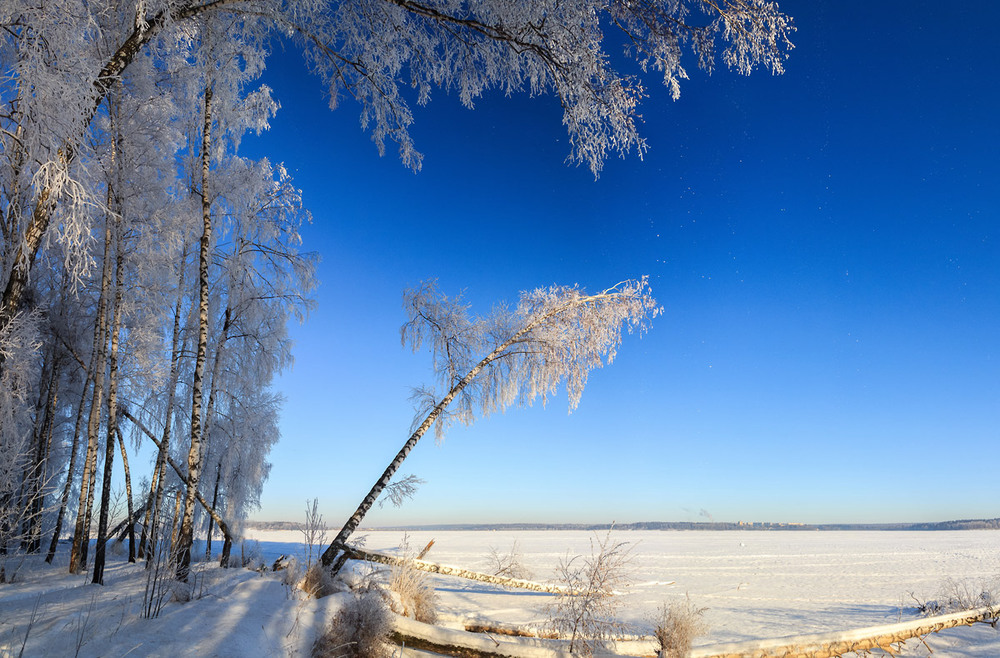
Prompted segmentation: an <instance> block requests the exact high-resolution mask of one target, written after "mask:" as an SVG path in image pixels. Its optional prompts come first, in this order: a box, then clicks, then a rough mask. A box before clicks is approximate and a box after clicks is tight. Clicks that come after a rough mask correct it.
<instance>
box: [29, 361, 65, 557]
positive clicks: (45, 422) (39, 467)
mask: <svg viewBox="0 0 1000 658" xmlns="http://www.w3.org/2000/svg"><path fill="white" fill-rule="evenodd" d="M47 361H48V363H47V364H46V365H47V368H45V370H47V371H48V372H47V373H46V374H47V375H48V376H47V378H46V379H48V386H46V387H44V390H43V391H40V392H39V400H38V401H39V404H38V407H39V412H40V413H39V416H41V418H42V424H41V426H40V427H39V428H38V430H39V431H38V435H37V437H36V439H35V441H36V443H35V459H34V461H33V463H32V464H31V470H30V474H29V475H28V477H26V478H25V485H26V487H25V498H26V503H27V504H26V505H25V509H26V510H27V514H25V518H24V525H23V528H22V537H21V548H22V549H23V550H24V551H25V552H27V553H37V552H38V551H39V550H40V548H41V535H42V527H41V526H42V502H43V500H44V498H45V495H44V494H43V492H42V480H43V479H44V477H45V470H46V469H45V463H46V462H47V461H48V453H49V444H50V442H51V440H52V424H53V422H54V421H53V417H54V416H55V407H56V402H57V400H58V398H59V364H58V358H57V356H56V346H55V343H53V344H52V349H51V350H50V351H49V354H48V359H47ZM43 372H44V370H43ZM43 400H44V402H43Z"/></svg>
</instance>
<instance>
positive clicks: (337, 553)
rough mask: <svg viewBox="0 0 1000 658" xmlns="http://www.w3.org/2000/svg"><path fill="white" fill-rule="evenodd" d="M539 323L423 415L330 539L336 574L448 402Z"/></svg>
mask: <svg viewBox="0 0 1000 658" xmlns="http://www.w3.org/2000/svg"><path fill="white" fill-rule="evenodd" d="M536 324H537V323H533V324H532V325H529V326H528V327H525V328H524V329H522V330H521V331H519V332H518V333H516V334H515V335H514V336H513V337H512V338H510V339H509V340H507V341H506V342H504V343H503V344H501V345H500V346H498V347H497V348H496V349H494V350H493V351H492V352H490V354H489V355H488V356H487V357H485V358H484V359H483V360H482V361H480V362H479V363H478V364H476V366H475V367H474V368H473V369H472V370H470V371H469V372H468V374H466V375H465V377H463V378H462V379H461V381H459V382H458V383H457V384H455V385H454V386H453V387H452V388H451V390H450V391H448V394H447V395H446V396H444V398H443V399H442V400H441V401H440V402H438V404H437V406H435V407H434V409H433V410H431V412H430V413H429V414H427V417H426V418H424V422H422V423H421V424H420V426H419V427H418V428H417V430H416V431H415V432H414V433H413V434H411V435H410V438H409V439H407V441H406V443H404V444H403V447H402V448H401V449H400V450H399V452H398V453H396V456H395V458H393V460H392V461H391V462H390V463H389V466H388V467H386V469H385V471H383V472H382V477H380V478H379V479H378V481H376V482H375V485H374V486H373V487H372V488H371V490H370V491H369V492H368V495H367V496H365V497H364V499H362V501H361V504H360V505H358V509H357V510H355V512H354V514H352V515H351V518H349V519H348V520H347V523H345V524H344V527H343V528H341V530H340V532H339V533H337V536H336V537H335V538H334V539H333V541H332V542H331V543H330V546H329V547H327V549H326V550H325V551H323V556H322V557H321V558H320V559H321V561H322V563H323V566H324V567H329V568H330V571H331V573H333V574H337V573H338V572H339V571H340V570H341V568H343V566H344V563H345V562H347V559H348V552H347V551H346V550H345V549H346V547H347V539H348V538H349V537H350V536H351V535H352V534H353V533H354V531H355V530H357V529H358V526H359V525H361V520H362V519H364V518H365V515H366V514H367V513H368V511H369V510H370V509H371V508H372V505H374V504H375V501H376V500H378V497H379V495H380V494H381V493H382V491H383V490H384V489H385V488H386V487H387V486H388V485H389V483H390V482H391V481H392V477H393V476H394V475H395V474H396V471H398V470H399V467H400V466H402V464H403V460H405V459H406V457H407V455H409V454H410V451H411V450H413V448H414V446H416V445H417V442H418V441H419V440H420V439H421V437H423V435H424V434H426V433H427V430H429V429H430V428H431V426H432V425H433V424H434V421H436V420H437V419H438V417H439V416H440V415H441V414H442V413H443V412H444V410H445V409H446V408H447V407H448V405H449V404H451V402H452V400H454V399H455V396H456V395H458V394H459V393H461V392H462V390H463V389H464V388H465V387H466V386H468V385H469V384H470V383H471V382H472V380H474V379H475V378H476V375H478V374H479V373H480V372H481V371H482V369H483V368H485V367H486V366H487V365H489V364H490V363H492V362H493V361H495V360H496V359H497V358H498V357H499V356H500V355H501V354H502V353H503V351H504V350H506V349H507V348H508V347H510V346H511V345H513V344H514V343H515V342H517V341H518V340H519V339H520V338H521V337H522V336H523V335H524V334H526V333H527V332H528V331H530V330H531V329H532V328H534V326H536Z"/></svg>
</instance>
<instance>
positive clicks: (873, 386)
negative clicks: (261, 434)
mask: <svg viewBox="0 0 1000 658" xmlns="http://www.w3.org/2000/svg"><path fill="white" fill-rule="evenodd" d="M781 6H782V8H783V9H784V10H785V11H787V12H788V13H789V14H791V15H792V16H794V17H795V20H796V25H797V27H798V32H797V33H796V35H795V38H794V41H795V45H796V48H795V50H794V51H793V52H792V56H791V58H790V59H789V61H788V63H787V72H786V74H785V75H783V76H778V77H772V76H770V75H769V74H768V73H766V72H758V73H756V74H754V75H752V76H750V77H746V78H745V77H741V76H738V75H736V74H733V73H730V72H729V71H726V70H725V69H722V68H720V69H719V70H717V71H716V73H715V74H713V75H712V76H707V75H705V74H704V73H702V72H700V71H696V70H695V69H694V63H693V62H692V61H690V60H689V61H688V63H687V64H688V67H689V71H690V73H691V77H692V79H691V80H690V81H688V82H687V83H686V84H685V85H683V86H682V91H681V98H680V100H679V101H677V102H673V101H671V100H670V99H669V97H668V95H667V93H666V91H665V90H664V89H663V88H662V86H661V85H658V83H657V80H656V79H655V77H651V78H650V79H649V80H648V85H649V87H650V98H648V99H647V100H646V102H645V103H644V105H643V106H642V109H641V112H642V114H643V116H644V126H643V129H642V132H643V134H644V135H645V136H646V137H647V139H648V141H649V145H650V151H649V153H648V154H647V156H646V157H645V160H644V161H640V160H639V159H638V158H636V157H634V156H633V157H631V158H627V159H625V160H618V159H613V160H611V161H609V162H608V163H607V166H606V168H605V170H604V172H603V174H602V176H601V178H600V180H597V181H595V180H594V178H593V176H592V175H591V174H590V172H589V171H588V170H586V169H584V168H577V167H573V166H567V165H566V164H565V163H564V159H565V156H566V155H567V153H568V146H567V141H566V134H565V131H564V130H563V128H562V126H561V124H560V114H559V110H558V107H557V104H556V103H555V101H554V100H553V99H552V98H550V97H542V98H536V99H530V98H527V97H523V96H522V97H516V98H513V99H506V98H503V97H502V96H500V95H499V94H496V95H491V96H489V97H487V98H485V99H483V100H481V101H480V102H479V103H478V104H477V108H476V109H475V110H474V111H468V110H465V109H463V108H462V107H461V106H460V105H459V103H458V100H457V99H456V98H455V97H453V96H448V95H446V94H443V93H438V94H436V95H435V97H434V98H433V100H432V102H431V103H430V105H428V106H427V107H426V108H418V109H417V111H416V118H417V120H416V125H415V126H414V128H413V135H414V138H415V140H416V144H417V147H418V148H419V149H420V150H421V151H422V152H423V153H424V154H425V160H424V168H423V171H421V172H420V173H419V174H416V175H415V174H413V173H412V172H411V171H409V170H407V169H405V168H404V167H403V166H402V165H401V164H400V162H399V160H398V159H397V158H395V156H394V154H393V153H388V154H387V155H386V157H384V158H379V157H378V155H377V152H376V150H375V147H374V145H373V144H372V143H371V142H370V140H369V137H368V135H366V134H364V133H363V132H362V131H361V130H360V128H359V125H358V118H357V117H358V114H357V108H356V107H355V106H352V105H351V104H350V103H349V102H347V103H344V104H343V105H342V107H341V108H339V109H338V110H336V111H334V112H330V111H329V110H328V109H327V107H326V100H325V99H324V95H323V91H322V89H321V86H320V84H319V81H318V80H317V79H315V78H313V77H310V76H309V75H308V74H307V73H306V72H305V70H304V68H303V67H302V66H301V64H300V59H299V58H298V55H297V54H296V53H295V52H294V51H293V50H289V51H288V52H284V53H278V54H276V56H275V58H274V61H273V62H272V63H271V65H270V68H269V70H268V74H267V75H266V78H265V81H266V82H267V84H269V85H271V86H272V87H273V88H274V89H275V91H276V95H277V98H278V100H279V101H280V102H281V104H282V106H283V107H282V109H281V111H280V112H279V113H278V116H277V118H276V119H275V121H274V122H273V128H272V130H271V131H270V133H269V134H267V135H265V136H264V137H262V138H260V139H254V140H248V141H247V142H246V143H245V146H244V152H245V153H246V154H250V155H254V156H260V155H267V156H269V157H270V158H271V159H272V160H275V161H281V162H284V163H285V164H286V166H287V167H288V168H289V170H290V171H291V172H292V173H293V175H294V177H295V180H296V183H297V185H298V186H300V187H301V188H302V189H303V191H304V194H305V200H306V204H307V205H308V207H309V208H310V210H311V211H312V213H313V215H314V223H313V224H312V225H311V226H309V227H307V228H306V229H305V231H304V236H305V243H306V244H305V248H306V249H310V250H316V251H318V252H320V253H321V254H322V257H323V263H322V265H321V267H320V271H319V278H320V279H321V281H322V285H321V288H320V289H319V291H318V294H317V298H318V302H319V306H318V309H317V311H316V312H315V313H313V314H312V316H311V317H310V319H309V321H308V323H307V324H306V325H304V326H294V327H293V328H292V330H291V331H292V335H293V336H294V338H295V340H296V343H297V347H296V364H295V367H294V369H293V370H292V371H291V372H290V373H287V374H286V375H285V376H283V377H282V378H281V380H280V381H279V382H278V384H277V387H278V388H279V389H280V390H281V391H282V392H283V393H284V394H285V395H286V396H287V403H286V406H285V411H284V417H283V420H282V422H281V427H282V439H281V442H280V443H279V445H278V446H277V447H276V449H275V450H274V452H273V453H272V461H273V463H274V466H273V470H272V473H271V478H270V481H269V482H268V484H267V485H266V487H265V492H264V496H263V507H262V509H261V511H260V512H259V513H258V514H256V518H260V519H279V518H284V519H291V520H299V519H300V518H301V516H302V510H303V508H304V503H305V500H306V499H311V498H313V497H318V498H319V499H320V504H321V509H322V511H323V513H324V516H325V517H326V519H327V520H328V521H329V522H330V524H331V525H338V524H339V523H340V522H341V521H342V520H343V519H344V518H346V516H347V515H348V514H349V513H350V512H351V511H353V509H354V507H355V506H356V505H357V503H358V501H359V500H360V499H361V497H362V496H363V495H364V494H365V493H366V492H367V490H368V488H369V487H370V485H371V484H372V483H373V482H374V480H375V479H376V478H377V476H378V475H379V474H380V473H381V471H382V469H383V468H384V467H385V465H386V464H387V463H388V461H389V460H390V459H391V457H392V456H393V455H394V454H395V452H396V450H398V448H399V447H400V446H401V445H402V443H403V441H405V439H406V436H407V429H408V427H409V424H410V420H411V417H412V411H411V407H410V404H409V403H408V400H407V398H408V395H409V388H410V387H411V386H415V385H417V384H420V383H424V382H429V380H430V379H431V376H430V370H429V364H430V359H429V355H427V354H425V353H420V354H413V353H411V352H409V351H408V350H405V349H403V348H402V347H401V346H400V343H399V334H398V329H399V326H400V324H401V323H402V322H403V321H404V316H403V313H402V308H401V304H400V301H401V293H402V291H403V290H404V288H406V287H408V286H413V285H415V284H417V283H418V282H420V281H421V280H423V279H426V278H431V277H436V278H438V279H439V284H440V287H441V288H442V289H443V290H444V291H447V292H457V291H459V290H462V289H465V290H466V294H467V297H468V299H469V300H470V301H471V302H472V303H473V304H474V306H475V307H476V308H478V309H480V310H481V311H483V312H487V311H488V310H489V308H490V306H491V305H492V304H493V303H494V302H495V301H498V300H502V299H510V300H513V299H516V296H517V293H518V292H519V291H520V290H523V289H527V288H533V287H536V286H541V285H548V284H552V283H559V284H573V283H579V284H580V285H581V286H583V287H585V288H586V289H588V290H597V289H601V288H604V287H607V286H610V285H612V284H614V283H616V282H617V281H619V280H621V279H623V278H629V277H637V276H641V275H643V274H647V275H649V277H650V280H651V283H652V287H653V292H654V293H655V295H656V297H657V299H658V301H659V302H660V303H661V304H662V305H663V306H664V308H665V315H664V316H663V317H662V318H660V319H658V320H657V321H656V322H655V323H654V326H653V328H652V330H651V331H650V333H649V334H648V335H646V336H644V337H642V338H641V339H640V338H639V337H637V336H632V337H628V338H626V340H625V342H624V345H623V346H622V349H621V351H620V354H619V358H618V359H617V360H616V361H615V363H614V364H612V365H611V366H610V367H607V368H604V369H602V370H599V371H597V372H595V373H593V374H592V375H591V379H590V384H589V385H588V387H587V390H586V391H585V393H584V396H583V400H582V402H581V404H580V407H579V409H578V410H577V411H576V412H574V413H573V414H572V415H569V416H567V414H566V405H565V396H564V395H560V396H559V397H558V398H557V399H555V400H553V401H552V402H550V404H549V407H548V408H547V409H545V410H543V409H542V408H541V407H535V408H530V409H523V410H522V409H514V410H511V411H509V412H508V413H507V414H506V415H503V416H494V417H492V418H488V419H486V420H482V421H480V422H478V423H477V424H476V425H474V426H473V427H471V428H456V429H454V430H452V431H451V432H450V434H449V435H448V437H447V440H446V442H445V443H444V444H443V445H442V446H440V447H437V446H435V444H434V442H433V439H432V438H430V437H428V438H427V439H425V441H426V442H425V443H421V444H420V445H418V447H417V449H416V450H414V452H413V453H412V454H411V456H410V458H409V459H408V461H407V464H405V465H404V467H403V472H404V473H414V474H416V475H418V476H420V477H422V478H424V479H425V480H426V481H427V483H426V484H425V485H423V487H422V488H421V490H420V492H419V493H418V494H417V496H416V498H415V499H414V500H412V501H410V502H408V503H407V504H406V505H405V506H404V507H403V508H402V509H400V510H394V509H389V508H388V507H387V508H386V509H384V510H379V509H377V508H376V509H375V510H374V511H373V512H372V513H371V514H370V515H369V517H368V519H367V521H366V523H367V524H370V525H376V526H377V525H387V524H399V523H434V522H507V521H548V522H588V521H611V520H617V521H619V522H628V521H638V520H704V519H706V518H708V516H709V515H710V516H711V517H712V518H714V519H717V520H729V521H735V520H741V519H742V520H772V521H803V522H837V521H859V522H865V521H870V522H875V521H918V520H942V519H948V518H970V517H994V516H998V515H1000V507H998V504H997V494H998V486H997V484H996V482H997V480H996V457H995V454H996V446H997V439H998V438H1000V431H998V428H1000V334H998V332H997V327H998V321H1000V258H998V257H1000V235H998V228H1000V224H998V221H1000V213H998V210H997V193H998V191H1000V159H998V157H997V153H998V147H1000V128H998V122H997V120H996V116H997V112H998V108H1000V85H998V84H997V82H996V70H995V69H996V61H997V60H996V36H995V32H994V27H995V25H996V24H997V23H998V22H1000V5H998V4H995V3H992V2H972V3H961V4H960V5H957V6H954V7H952V6H947V7H945V6H943V5H941V4H940V3H931V2H912V1H907V2H902V1H894V2H883V3H874V4H873V3H870V2H861V1H858V0H853V1H842V2H821V3H816V2H801V1H800V2H787V1H786V2H783V3H781Z"/></svg>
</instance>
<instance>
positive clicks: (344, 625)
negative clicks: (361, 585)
mask: <svg viewBox="0 0 1000 658" xmlns="http://www.w3.org/2000/svg"><path fill="white" fill-rule="evenodd" d="M391 630H392V621H391V618H390V616H389V609H388V608H387V607H386V604H385V601H384V600H383V599H382V597H381V596H379V594H378V593H377V592H374V591H364V592H357V593H355V594H354V595H353V596H352V597H351V598H350V600H349V601H348V602H347V603H346V604H345V605H344V607H343V608H341V609H340V610H339V611H338V612H337V615H336V616H335V617H334V618H333V621H331V622H330V626H329V627H328V628H327V630H326V632H325V633H324V634H323V635H321V636H320V637H319V638H318V639H317V640H316V643H315V644H314V645H313V649H312V655H313V656H315V657H317V658H389V657H390V656H391V647H390V645H389V642H388V638H389V632H390V631H391Z"/></svg>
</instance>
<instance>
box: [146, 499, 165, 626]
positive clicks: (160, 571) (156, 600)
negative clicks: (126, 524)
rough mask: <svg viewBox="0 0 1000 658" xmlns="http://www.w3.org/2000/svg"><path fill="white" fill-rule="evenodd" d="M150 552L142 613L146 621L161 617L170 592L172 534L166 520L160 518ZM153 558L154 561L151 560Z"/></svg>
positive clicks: (157, 521) (150, 541) (153, 532)
mask: <svg viewBox="0 0 1000 658" xmlns="http://www.w3.org/2000/svg"><path fill="white" fill-rule="evenodd" d="M149 546H150V552H149V553H147V555H146V587H145V589H144V590H143V594H142V611H141V613H140V615H141V616H142V617H143V618H145V619H155V618H156V617H158V616H159V615H160V610H161V609H162V608H163V601H164V599H165V598H166V596H167V594H168V593H169V592H170V588H169V583H170V577H171V573H170V571H171V569H170V551H171V544H170V533H169V531H168V528H167V525H166V523H165V522H164V520H163V519H162V517H161V518H158V519H157V520H156V525H154V526H153V527H152V529H151V533H150V537H149ZM150 558H152V559H150Z"/></svg>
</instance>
